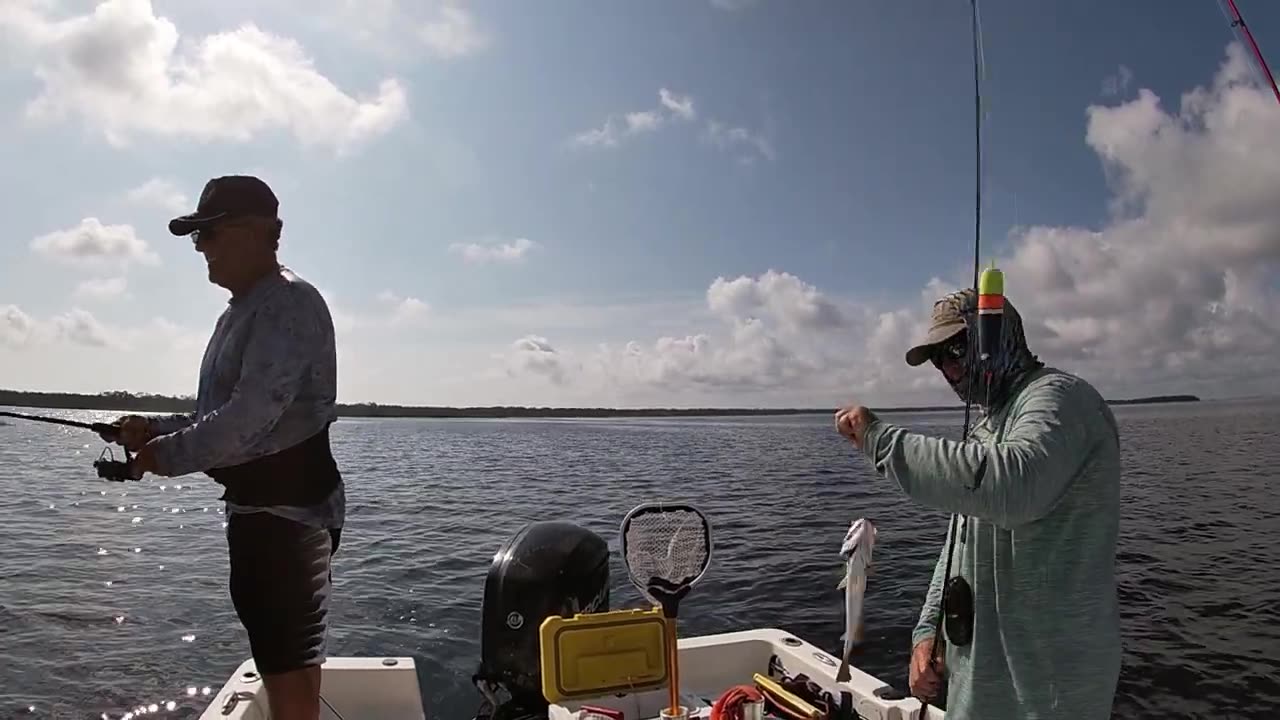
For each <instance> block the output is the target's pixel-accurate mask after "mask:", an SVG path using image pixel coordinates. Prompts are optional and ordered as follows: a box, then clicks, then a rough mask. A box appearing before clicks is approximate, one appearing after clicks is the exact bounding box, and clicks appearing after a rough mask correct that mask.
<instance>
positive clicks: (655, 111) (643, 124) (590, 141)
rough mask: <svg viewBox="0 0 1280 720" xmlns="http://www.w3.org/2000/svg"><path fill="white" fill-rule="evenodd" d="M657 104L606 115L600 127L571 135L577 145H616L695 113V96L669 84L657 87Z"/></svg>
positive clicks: (572, 144)
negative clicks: (674, 88)
mask: <svg viewBox="0 0 1280 720" xmlns="http://www.w3.org/2000/svg"><path fill="white" fill-rule="evenodd" d="M658 105H659V106H658V107H656V108H652V109H649V110H635V111H631V112H626V113H615V114H612V115H610V116H609V117H607V118H605V121H604V124H603V125H601V126H600V127H598V128H592V129H590V130H584V131H582V132H580V133H578V134H576V135H574V136H573V137H572V138H570V139H569V144H570V145H571V146H576V147H617V146H618V144H619V143H620V142H621V141H622V139H623V138H628V137H633V136H636V135H642V134H644V133H652V132H655V131H657V130H659V129H661V128H662V127H663V126H664V125H666V124H667V123H668V122H670V121H673V120H675V121H685V120H691V119H693V117H694V116H695V115H696V111H695V110H694V107H693V97H692V96H689V95H678V94H676V93H673V92H672V91H670V90H668V89H667V88H665V87H664V88H658Z"/></svg>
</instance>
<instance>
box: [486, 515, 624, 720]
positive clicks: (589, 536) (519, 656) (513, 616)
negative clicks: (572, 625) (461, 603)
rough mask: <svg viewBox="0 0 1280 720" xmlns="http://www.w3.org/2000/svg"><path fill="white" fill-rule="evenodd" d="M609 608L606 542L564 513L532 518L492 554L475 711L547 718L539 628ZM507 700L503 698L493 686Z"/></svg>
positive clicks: (487, 583) (508, 715)
mask: <svg viewBox="0 0 1280 720" xmlns="http://www.w3.org/2000/svg"><path fill="white" fill-rule="evenodd" d="M608 609H609V544H608V543H607V542H605V540H604V538H601V537H600V536H599V535H597V534H595V533H593V532H591V531H590V530H587V529H586V528H584V527H581V526H579V525H575V524H574V523H571V522H566V521H562V520H548V521H541V522H534V523H530V524H528V525H526V526H524V528H522V529H521V530H520V531H519V532H517V533H516V534H515V536H514V537H512V538H511V539H510V540H508V541H507V542H506V543H505V544H504V545H503V546H502V548H501V549H500V550H498V553H497V554H496V555H494V557H493V564H492V565H491V566H490V567H489V576H488V578H486V579H485V584H484V605H483V607H482V608H481V614H482V618H481V627H480V668H479V670H477V671H476V674H475V675H474V676H473V678H472V680H473V681H474V682H475V684H476V687H477V688H478V689H479V690H480V692H481V693H482V694H483V695H484V696H485V699H486V700H487V701H488V702H489V705H490V713H492V714H490V715H485V714H484V713H483V712H482V713H481V714H480V715H479V717H493V718H498V717H526V716H537V715H538V714H541V715H542V716H543V717H545V711H546V708H547V701H546V699H545V698H544V697H543V696H542V672H541V653H540V652H539V639H538V628H539V627H540V626H541V625H542V621H543V620H545V619H547V618H548V617H550V616H552V615H560V616H561V617H566V618H569V617H573V615H574V614H576V613H591V612H605V611H607V610H608ZM499 688H502V689H505V690H506V691H507V693H508V695H510V700H508V701H505V702H500V701H499V700H498V698H497V694H496V691H497V689H499Z"/></svg>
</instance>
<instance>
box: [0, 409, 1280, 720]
mask: <svg viewBox="0 0 1280 720" xmlns="http://www.w3.org/2000/svg"><path fill="white" fill-rule="evenodd" d="M27 412H32V411H27ZM35 412H38V411H35ZM1117 412H1118V414H1119V416H1120V418H1121V421H1122V423H1123V432H1124V448H1125V454H1126V464H1127V474H1126V479H1125V484H1124V500H1125V510H1124V520H1123V527H1122V541H1121V542H1122V545H1121V549H1120V555H1119V568H1120V578H1121V583H1122V585H1121V590H1120V592H1121V600H1122V603H1123V612H1124V630H1125V638H1124V640H1125V646H1126V653H1125V666H1124V675H1123V678H1122V681H1121V687H1120V693H1119V698H1118V700H1117V703H1116V711H1117V712H1116V716H1117V717H1130V718H1132V717H1160V718H1191V717H1201V718H1203V717H1209V716H1210V715H1212V714H1213V712H1214V710H1215V709H1216V710H1218V711H1224V710H1225V711H1227V712H1226V713H1225V715H1223V717H1231V718H1262V717H1264V716H1265V717H1270V716H1271V715H1272V713H1273V712H1274V709H1275V708H1276V707H1277V706H1280V680H1278V678H1280V661H1278V660H1277V659H1276V658H1277V657H1280V652H1277V648H1280V620H1277V619H1276V615H1275V613H1274V612H1273V611H1274V608H1275V607H1276V606H1277V603H1278V601H1280V549H1278V546H1277V543H1276V536H1277V531H1280V504H1278V503H1277V501H1276V490H1275V487H1276V484H1277V482H1280V474H1278V473H1277V471H1276V469H1275V468H1276V464H1277V461H1280V438H1278V437H1277V427H1280V411H1278V410H1277V409H1276V408H1275V407H1274V406H1273V405H1270V404H1266V403H1231V404H1226V403H1203V404H1200V405H1198V406H1151V407H1128V408H1119V409H1118V410H1117ZM46 414H56V415H60V416H66V417H77V418H81V419H90V418H92V419H109V418H110V417H113V414H111V413H91V412H72V411H49V412H47V413H46ZM896 419H897V420H899V421H901V422H905V423H907V424H909V425H912V426H916V427H919V428H921V429H926V430H929V431H932V432H938V433H942V434H946V435H949V436H955V435H956V434H957V432H958V428H959V425H960V417H959V416H958V415H956V414H936V415H905V416H901V417H900V418H896ZM0 422H3V423H6V424H5V425H3V426H0V548H3V551H2V552H0V578H3V583H0V717H42V718H48V717H55V716H57V717H99V716H100V715H101V714H103V713H105V714H106V715H107V716H108V717H110V718H113V719H114V718H119V717H120V716H121V715H122V714H123V713H125V712H127V711H129V710H132V709H136V708H138V707H147V706H152V705H153V704H154V706H155V708H156V709H157V710H158V711H159V712H158V713H156V714H157V715H158V716H161V717H193V716H195V715H196V714H198V712H199V710H200V709H201V708H202V707H203V705H204V704H205V703H207V702H208V700H209V699H210V698H211V697H212V695H211V694H210V695H207V696H206V695H204V693H205V692H210V693H212V692H216V691H217V689H218V687H219V686H220V685H221V684H222V683H223V682H224V680H225V679H226V677H227V676H228V675H229V674H230V673H231V671H232V670H233V669H234V668H235V666H236V665H237V664H238V663H239V662H240V661H241V660H242V659H243V658H244V657H246V656H247V654H248V645H247V642H246V640H245V637H244V636H243V633H242V631H241V630H240V627H239V624H238V622H237V620H236V617H235V614H234V612H233V610H232V607H231V603H230V600H229V598H228V597H227V592H226V583H225V577H226V573H227V567H226V550H225V545H224V538H223V520H224V517H223V515H222V514H221V511H220V504H219V503H218V502H217V500H216V498H217V497H218V491H217V490H218V488H217V486H215V485H214V484H213V483H212V481H209V480H208V479H206V478H204V477H203V476H189V477H185V478H175V479H154V478H149V479H148V480H147V481H144V482H142V483H131V484H128V485H117V484H108V483H102V482H99V481H98V480H97V478H96V477H94V474H93V469H92V467H91V466H90V463H91V462H92V460H93V459H94V458H95V457H96V456H97V455H98V453H99V452H100V451H101V448H102V445H101V443H100V442H99V441H98V439H97V437H96V436H93V435H91V434H89V433H88V432H86V431H80V430H74V429H66V428H61V427H57V426H51V425H44V424H35V423H28V422H24V421H19V420H7V419H0ZM333 436H334V442H335V445H336V452H337V453H338V456H339V459H340V462H341V464H342V467H343V469H344V471H345V473H346V475H347V478H348V483H349V485H348V497H349V502H350V519H349V524H348V528H347V530H346V532H345V534H344V536H343V545H342V550H341V551H340V552H339V554H338V556H337V559H336V568H335V581H336V594H337V596H336V599H335V601H334V607H333V613H332V619H333V621H334V623H335V627H334V629H333V636H332V637H333V640H332V651H333V652H334V653H336V654H369V655H393V654H394V655H401V654H403V655H412V656H414V657H415V658H417V660H418V662H419V667H420V668H421V670H420V672H421V678H422V680H423V683H424V696H425V697H424V699H425V700H426V702H427V703H428V707H429V713H430V714H431V716H432V717H435V718H464V717H465V718H469V717H471V715H470V714H468V713H470V712H472V711H473V710H474V708H475V707H476V703H477V697H476V695H475V693H474V691H473V690H472V688H471V687H470V682H469V678H470V675H471V673H472V672H473V671H474V669H475V666H476V663H477V660H478V642H477V640H478V636H479V618H480V600H481V597H482V588H483V583H484V579H485V574H486V573H487V571H488V568H489V563H490V560H491V558H492V555H493V553H494V551H495V550H496V549H497V548H498V546H499V545H500V544H501V543H502V542H503V541H504V540H506V539H507V538H508V537H509V536H510V535H511V534H512V533H514V532H515V531H516V530H517V529H518V528H519V527H520V526H521V525H523V524H524V523H526V522H529V521H533V520H539V519H547V518H566V519H571V520H575V521H577V522H580V523H582V524H584V525H586V526H587V527H590V528H592V529H594V530H596V531H597V532H600V533H601V534H603V535H604V536H605V537H606V538H608V539H609V540H610V543H611V544H612V545H613V546H614V548H615V550H616V548H617V538H616V534H617V533H616V531H617V525H618V523H619V521H620V520H621V518H622V515H623V514H624V513H625V512H626V511H627V510H629V509H630V508H631V507H633V506H634V505H636V504H637V503H640V502H644V501H648V500H653V499H661V498H668V499H670V498H683V499H688V500H691V501H694V502H697V503H699V504H700V505H701V506H702V507H703V508H704V509H705V510H706V511H707V512H708V514H709V516H710V518H711V520H712V522H713V525H714V528H713V529H714V532H715V542H716V556H715V559H714V565H713V567H712V569H711V571H710V572H709V573H708V575H707V576H706V577H705V579H704V582H703V584H701V585H699V586H698V587H696V588H695V589H694V591H693V592H692V593H691V594H690V595H689V597H688V598H687V599H686V600H685V602H684V604H683V605H682V606H681V630H682V632H683V633H685V634H701V633H711V632H720V631H727V630H735V629H742V628H747V627H751V626H776V627H782V628H786V629H788V630H791V631H793V632H795V633H798V634H800V635H802V636H804V637H807V638H810V639H811V640H812V641H814V642H815V643H817V644H819V645H822V646H824V647H826V648H827V649H829V650H832V651H835V650H836V648H837V647H838V644H839V643H838V638H839V635H840V632H841V623H842V610H841V606H840V596H839V591H838V590H837V589H836V587H835V586H836V582H837V580H838V573H839V558H838V556H837V550H838V548H839V544H840V541H841V538H842V537H843V535H844V532H845V530H846V528H847V527H848V524H849V522H850V521H851V520H852V519H853V518H854V517H856V516H859V515H866V516H868V517H870V518H872V519H874V520H875V521H876V522H877V524H878V526H879V529H880V544H879V545H878V546H877V549H876V552H877V566H878V568H877V574H876V575H875V576H874V577H873V578H872V579H871V584H870V587H869V589H868V601H867V602H868V608H867V626H868V627H867V629H868V635H869V638H868V640H869V647H868V649H867V651H866V652H865V653H864V655H863V659H862V661H861V665H862V667H863V668H864V669H865V670H867V671H868V672H871V673H873V674H876V675H879V676H880V677H882V678H883V679H885V680H887V681H890V682H893V683H895V684H905V681H906V667H907V659H908V652H909V648H908V644H909V641H910V630H911V627H912V626H913V625H914V623H915V619H916V615H917V612H918V610H919V606H920V602H921V600H922V598H923V594H924V591H925V588H926V586H927V584H928V580H929V576H930V572H931V571H932V568H933V563H934V560H935V559H936V557H937V553H938V550H939V547H940V543H941V542H942V539H943V537H944V534H945V518H944V517H943V516H941V515H939V514H936V513H933V512H930V511H928V510H924V509H921V508H919V507H917V506H914V505H913V504H912V503H911V502H909V501H907V500H905V499H904V498H903V497H902V496H901V495H900V494H899V492H897V491H896V490H895V489H894V488H892V487H890V485H889V483H888V482H887V481H884V480H882V479H880V478H878V477H876V476H873V475H870V474H868V473H867V471H866V469H865V465H864V463H863V462H862V461H861V460H860V459H858V458H856V457H854V456H853V454H852V451H851V448H849V447H848V446H847V445H846V444H844V442H843V441H842V440H841V439H840V438H838V436H836V435H835V434H834V432H833V431H832V429H831V425H830V420H829V418H828V417H793V418H783V419H754V418H753V419H699V420H667V419H663V420H616V421H545V420H544V421H434V420H397V419H390V420H388V419H377V420H356V419H352V420H343V421H341V422H340V423H338V424H337V425H336V426H335V429H334V433H333ZM614 592H615V595H614V607H618V606H620V605H623V604H629V605H635V604H638V603H639V596H638V594H637V593H636V592H635V591H634V590H633V589H632V588H631V586H630V584H629V583H628V582H627V581H626V579H625V571H624V570H623V569H622V567H621V564H620V562H619V561H618V560H617V558H616V556H615V561H614ZM167 707H171V708H172V709H171V710H167V709H166V708H167ZM149 716H150V715H149Z"/></svg>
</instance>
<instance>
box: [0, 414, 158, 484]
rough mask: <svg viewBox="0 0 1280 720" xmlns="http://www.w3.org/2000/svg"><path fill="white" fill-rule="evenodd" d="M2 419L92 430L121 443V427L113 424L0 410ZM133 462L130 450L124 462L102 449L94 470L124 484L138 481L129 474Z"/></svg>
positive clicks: (125, 451) (127, 450)
mask: <svg viewBox="0 0 1280 720" xmlns="http://www.w3.org/2000/svg"><path fill="white" fill-rule="evenodd" d="M0 417H11V418H17V419H19V420H31V421H32V422H42V423H49V424H52V425H65V426H67V427H74V428H82V429H84V430H92V431H93V432H96V433H98V434H99V435H101V436H102V437H104V438H111V440H109V442H119V441H120V427H119V426H118V425H113V424H111V423H89V422H80V421H79V420H65V419H63V418H56V417H46V416H44V415H25V414H23V413H16V412H9V411H6V410H0ZM104 456H106V457H104ZM132 462H133V456H132V455H131V454H130V453H129V448H125V449H124V460H116V459H115V455H114V454H113V453H112V452H111V448H109V447H106V448H103V449H102V453H101V454H99V455H98V459H97V460H94V461H93V468H94V470H96V471H97V472H98V477H100V478H102V479H103V480H110V481H111V482H124V481H125V480H136V479H137V478H135V477H133V476H132V475H131V474H130V473H129V465H130V464H131V463H132Z"/></svg>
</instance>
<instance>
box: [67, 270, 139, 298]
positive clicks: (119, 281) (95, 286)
mask: <svg viewBox="0 0 1280 720" xmlns="http://www.w3.org/2000/svg"><path fill="white" fill-rule="evenodd" d="M127 290H128V284H127V283H126V282H125V279H124V278H123V277H120V276H116V277H109V278H91V279H89V280H85V281H84V282H82V283H80V284H79V285H77V286H76V289H75V291H74V293H73V294H72V297H74V298H76V299H78V300H90V301H94V302H101V301H104V300H114V299H116V298H119V297H123V296H124V294H125V293H126V292H127Z"/></svg>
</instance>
